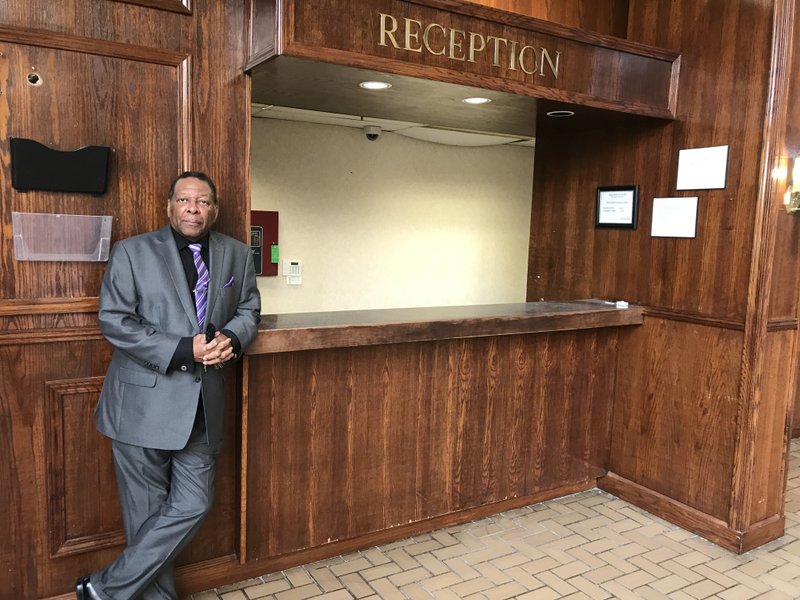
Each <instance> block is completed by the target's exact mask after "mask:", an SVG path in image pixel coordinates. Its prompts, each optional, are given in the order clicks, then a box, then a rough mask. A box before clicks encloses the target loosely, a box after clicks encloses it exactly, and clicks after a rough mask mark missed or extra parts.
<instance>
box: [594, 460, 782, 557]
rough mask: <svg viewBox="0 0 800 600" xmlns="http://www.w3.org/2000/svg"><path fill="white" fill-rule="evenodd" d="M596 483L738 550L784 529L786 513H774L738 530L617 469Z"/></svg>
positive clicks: (750, 547)
mask: <svg viewBox="0 0 800 600" xmlns="http://www.w3.org/2000/svg"><path fill="white" fill-rule="evenodd" d="M597 487H599V488H600V489H601V490H605V491H607V492H609V493H610V494H614V495H615V496H618V497H619V498H622V499H623V500H625V501H627V502H630V503H631V504H635V505H636V506H638V507H640V508H643V509H644V510H646V511H647V512H649V513H651V514H653V515H655V516H657V517H660V518H662V519H665V520H667V521H669V522H670V523H674V524H675V525H677V526H679V527H682V528H684V529H688V530H689V531H692V532H694V533H696V534H698V535H700V536H702V537H704V538H706V539H708V540H711V541H712V542H714V543H715V544H718V545H720V546H722V547H723V548H726V549H728V550H730V551H732V552H736V553H737V554H741V553H743V552H747V551H748V550H752V549H753V548H755V547H756V546H759V545H761V544H763V543H765V542H766V541H769V540H772V539H775V538H778V537H780V536H781V535H782V533H783V529H784V524H785V519H784V517H783V515H775V516H774V517H772V518H770V519H768V520H767V521H764V522H761V523H756V524H754V525H753V526H751V527H750V528H749V529H748V530H747V531H745V532H742V531H737V530H735V529H733V528H732V527H730V526H729V525H728V524H727V523H725V522H724V521H721V520H720V519H717V518H715V517H713V516H711V515H708V514H706V513H703V512H701V511H699V510H696V509H694V508H692V507H691V506H687V505H685V504H681V503H680V502H677V501H675V500H673V499H672V498H669V497H667V496H664V495H663V494H659V493H658V492H654V491H653V490H650V489H648V488H645V487H643V486H641V485H639V484H637V483H634V482H632V481H630V480H628V479H625V478H624V477H620V476H619V475H617V474H616V473H611V472H609V473H608V474H607V475H606V476H605V477H601V478H599V479H598V480H597Z"/></svg>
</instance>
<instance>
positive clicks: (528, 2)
mask: <svg viewBox="0 0 800 600" xmlns="http://www.w3.org/2000/svg"><path fill="white" fill-rule="evenodd" d="M471 1H472V2H473V3H474V4H482V5H484V6H491V7H492V8H499V9H502V10H507V11H510V12H513V13H517V14H521V15H526V16H529V17H535V18H537V19H544V20H545V21H553V22H554V23H559V24H561V25H567V26H569V27H579V28H580V29H585V30H587V31H595V32H597V33H603V34H607V35H613V36H616V37H621V38H624V37H625V33H626V30H627V21H628V0H603V1H602V2H599V1H597V0H569V1H564V0H471Z"/></svg>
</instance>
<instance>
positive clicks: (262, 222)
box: [250, 210, 279, 276]
mask: <svg viewBox="0 0 800 600" xmlns="http://www.w3.org/2000/svg"><path fill="white" fill-rule="evenodd" d="M250 251H251V252H252V253H253V262H254V263H255V266H256V275H266V276H276V275H277V274H278V259H279V255H278V212H277V211H274V210H253V211H250Z"/></svg>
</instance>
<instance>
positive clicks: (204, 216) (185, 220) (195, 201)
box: [167, 177, 217, 241]
mask: <svg viewBox="0 0 800 600" xmlns="http://www.w3.org/2000/svg"><path fill="white" fill-rule="evenodd" d="M167 215H168V216H169V222H170V223H171V224H172V226H173V227H174V228H175V229H176V230H177V231H179V232H180V233H181V234H182V235H183V236H184V237H185V238H186V239H189V240H192V241H195V240H199V239H200V238H201V237H203V236H204V235H205V234H206V232H207V231H208V230H209V229H211V226H212V225H213V224H214V221H216V220H217V205H216V204H214V201H213V199H212V198H211V188H210V187H209V186H208V184H207V183H206V182H205V181H202V180H200V179H195V178H194V177H187V178H186V179H179V180H178V182H177V183H176V184H175V192H174V193H173V195H172V199H171V200H168V201H167Z"/></svg>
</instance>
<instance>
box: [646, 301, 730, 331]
mask: <svg viewBox="0 0 800 600" xmlns="http://www.w3.org/2000/svg"><path fill="white" fill-rule="evenodd" d="M644 314H645V316H646V317H655V318H658V319H666V320H668V321H681V322H683V323H695V324H697V325H705V326H707V327H717V328H719V329H732V330H734V331H744V321H743V320H739V319H726V318H721V317H713V316H710V315H700V314H694V313H689V312H686V311H682V310H672V309H669V308H660V307H657V306H645V307H644Z"/></svg>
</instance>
